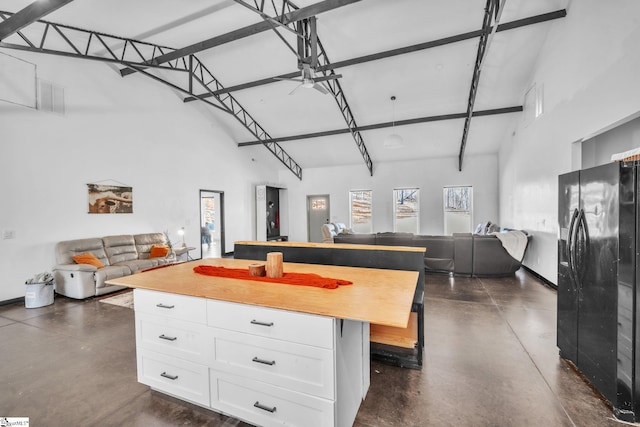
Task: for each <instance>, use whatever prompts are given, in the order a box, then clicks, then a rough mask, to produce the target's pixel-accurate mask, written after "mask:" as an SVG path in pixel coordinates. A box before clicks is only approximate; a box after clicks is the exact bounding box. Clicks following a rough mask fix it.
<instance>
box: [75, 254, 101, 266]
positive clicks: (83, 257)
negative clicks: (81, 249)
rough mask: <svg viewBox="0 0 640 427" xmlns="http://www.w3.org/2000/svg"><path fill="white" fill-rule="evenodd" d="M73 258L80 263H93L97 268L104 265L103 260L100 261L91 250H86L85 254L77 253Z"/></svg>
mask: <svg viewBox="0 0 640 427" xmlns="http://www.w3.org/2000/svg"><path fill="white" fill-rule="evenodd" d="M72 258H73V260H74V261H75V262H76V263H78V264H89V265H93V266H94V267H97V268H102V267H104V264H103V263H102V261H100V260H99V259H98V258H97V257H96V256H95V255H94V254H92V253H91V252H85V253H83V254H79V255H75V256H73V257H72Z"/></svg>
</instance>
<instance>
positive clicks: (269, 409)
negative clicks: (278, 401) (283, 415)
mask: <svg viewBox="0 0 640 427" xmlns="http://www.w3.org/2000/svg"><path fill="white" fill-rule="evenodd" d="M253 406H254V407H256V408H258V409H262V410H263V411H267V412H271V413H272V414H273V413H274V412H276V407H275V406H274V407H272V408H269V407H268V406H264V405H261V404H260V401H257V402H256V403H254V404H253Z"/></svg>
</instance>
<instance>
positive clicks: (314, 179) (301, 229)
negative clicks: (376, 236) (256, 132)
mask: <svg viewBox="0 0 640 427" xmlns="http://www.w3.org/2000/svg"><path fill="white" fill-rule="evenodd" d="M289 175H291V173H287V172H282V173H281V174H280V181H281V182H283V183H286V185H287V192H288V199H289V205H288V208H289V237H290V240H296V241H306V240H307V206H306V196H307V195H314V194H329V197H330V200H331V221H332V222H343V223H345V224H347V225H348V224H349V190H372V191H373V214H372V215H373V230H374V232H384V231H392V230H393V189H394V188H402V187H418V188H420V211H421V213H420V234H443V233H444V213H443V201H442V189H443V188H444V187H445V186H449V185H472V186H473V199H474V219H473V221H474V222H475V223H478V222H483V221H487V220H491V221H493V222H497V219H498V191H497V188H498V181H497V180H498V158H497V156H496V155H483V156H472V155H468V156H465V167H464V168H463V170H462V172H458V158H457V157H451V158H444V159H429V160H415V161H407V162H389V163H381V162H376V161H375V159H374V174H373V177H371V176H369V173H368V171H367V168H366V166H365V165H364V164H357V165H350V166H336V167H328V168H309V169H304V170H303V180H302V181H300V180H298V179H297V178H295V177H294V176H293V175H291V176H289Z"/></svg>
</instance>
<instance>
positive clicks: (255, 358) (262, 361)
mask: <svg viewBox="0 0 640 427" xmlns="http://www.w3.org/2000/svg"><path fill="white" fill-rule="evenodd" d="M251 360H252V361H254V362H256V363H262V364H263V365H269V366H273V365H275V364H276V361H275V360H264V359H258V358H257V357H254V358H253V359H251Z"/></svg>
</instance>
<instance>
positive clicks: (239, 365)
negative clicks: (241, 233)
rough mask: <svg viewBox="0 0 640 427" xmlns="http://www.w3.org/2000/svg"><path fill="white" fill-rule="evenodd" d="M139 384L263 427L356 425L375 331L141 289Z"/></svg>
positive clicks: (137, 296) (351, 323)
mask: <svg viewBox="0 0 640 427" xmlns="http://www.w3.org/2000/svg"><path fill="white" fill-rule="evenodd" d="M134 295H135V297H134V298H135V301H134V305H135V309H136V343H137V358H138V380H139V381H140V382H141V383H143V384H147V385H149V386H150V387H152V388H154V389H157V390H159V391H162V392H165V393H168V394H170V395H172V396H175V397H179V398H181V399H184V400H187V401H189V402H192V403H196V404H198V405H201V406H205V407H209V408H211V409H213V410H215V411H218V412H223V413H226V414H230V415H232V416H234V417H237V418H240V419H243V420H245V421H247V422H249V423H253V424H256V425H260V426H271V425H273V426H275V425H288V426H304V427H307V426H340V427H342V426H350V425H352V424H353V421H354V419H355V416H356V413H357V411H358V408H359V406H360V403H361V401H362V399H363V398H364V396H365V394H366V391H367V389H368V384H369V382H368V381H369V378H368V375H369V362H368V361H369V353H368V341H369V336H368V333H369V325H368V324H367V323H363V322H356V321H347V320H345V321H343V320H339V319H334V318H331V317H324V316H317V315H310V314H305V313H296V312H291V311H285V310H276V309H270V308H265V307H259V306H250V305H246V304H237V303H231V302H226V301H218V300H206V299H203V298H196V297H190V296H183V295H174V294H169V293H163V292H156V291H149V290H142V289H136V290H135V294H134Z"/></svg>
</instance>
